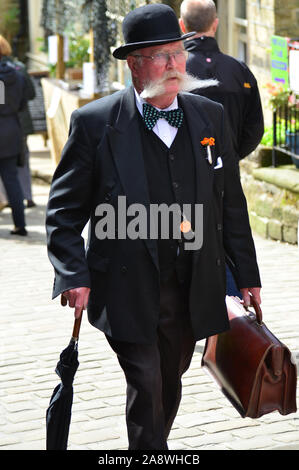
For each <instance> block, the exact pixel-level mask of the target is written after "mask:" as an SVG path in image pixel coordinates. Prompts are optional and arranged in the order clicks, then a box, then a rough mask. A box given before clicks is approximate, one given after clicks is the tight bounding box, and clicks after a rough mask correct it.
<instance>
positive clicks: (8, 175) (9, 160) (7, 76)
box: [0, 36, 27, 236]
mask: <svg viewBox="0 0 299 470" xmlns="http://www.w3.org/2000/svg"><path fill="white" fill-rule="evenodd" d="M10 53H11V48H10V45H9V44H8V42H7V41H6V40H5V39H4V38H3V37H2V36H0V84H1V88H0V93H1V94H0V176H1V178H2V182H3V185H4V187H5V190H6V193H7V197H8V200H9V204H10V206H11V209H12V217H13V221H14V224H15V228H14V230H12V231H11V232H10V233H11V234H13V235H22V236H24V235H27V231H26V228H25V225H26V224H25V215H24V203H23V192H22V189H21V185H20V181H19V178H18V171H17V163H18V160H20V157H21V155H22V152H23V136H22V130H21V125H20V121H19V117H18V113H19V111H21V110H22V109H23V108H24V106H25V104H26V90H25V80H24V77H23V76H22V74H21V73H20V72H18V71H17V70H15V67H14V66H13V65H12V64H11V63H10V62H9V61H8V60H7V56H9V55H10Z"/></svg>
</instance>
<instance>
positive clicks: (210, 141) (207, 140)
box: [200, 137, 215, 165]
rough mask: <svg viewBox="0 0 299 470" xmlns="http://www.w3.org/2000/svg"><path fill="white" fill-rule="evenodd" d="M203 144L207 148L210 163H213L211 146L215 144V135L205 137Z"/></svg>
mask: <svg viewBox="0 0 299 470" xmlns="http://www.w3.org/2000/svg"><path fill="white" fill-rule="evenodd" d="M200 143H201V145H203V146H204V147H206V148H207V154H208V157H207V158H208V162H209V163H210V165H212V154H211V149H210V147H211V146H212V145H215V139H214V137H205V138H204V139H203V140H201V141H200Z"/></svg>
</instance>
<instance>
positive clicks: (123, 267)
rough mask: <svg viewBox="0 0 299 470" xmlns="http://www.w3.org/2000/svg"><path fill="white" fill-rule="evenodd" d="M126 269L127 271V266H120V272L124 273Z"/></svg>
mask: <svg viewBox="0 0 299 470" xmlns="http://www.w3.org/2000/svg"><path fill="white" fill-rule="evenodd" d="M127 271H128V268H127V266H122V267H121V272H122V273H123V274H126V272H127Z"/></svg>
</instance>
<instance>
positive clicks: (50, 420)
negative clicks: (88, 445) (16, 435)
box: [46, 312, 82, 450]
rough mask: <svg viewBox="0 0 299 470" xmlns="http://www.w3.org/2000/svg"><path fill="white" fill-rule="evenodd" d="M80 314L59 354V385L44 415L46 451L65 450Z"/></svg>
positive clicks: (57, 367) (76, 362) (57, 372)
mask: <svg viewBox="0 0 299 470" xmlns="http://www.w3.org/2000/svg"><path fill="white" fill-rule="evenodd" d="M81 319H82V312H81V315H80V317H79V318H76V320H75V323H74V328H73V334H72V337H71V340H70V343H69V345H68V346H67V347H66V348H65V349H64V350H63V351H62V353H61V354H60V360H59V361H58V363H57V366H56V369H55V372H56V374H57V375H58V376H59V377H60V378H61V383H60V384H59V385H57V387H55V389H54V391H53V394H52V397H51V400H50V403H49V407H48V409H47V414H46V422H47V450H66V448H67V441H68V435H69V428H70V422H71V411H72V404H73V381H74V376H75V373H76V371H77V369H78V366H79V362H78V338H79V330H80V325H81Z"/></svg>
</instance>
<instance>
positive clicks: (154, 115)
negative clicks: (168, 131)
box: [143, 103, 184, 131]
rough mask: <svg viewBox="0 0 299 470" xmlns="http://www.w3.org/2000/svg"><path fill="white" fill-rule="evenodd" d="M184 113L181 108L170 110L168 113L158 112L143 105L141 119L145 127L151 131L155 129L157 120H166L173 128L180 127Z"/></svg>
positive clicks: (147, 105)
mask: <svg viewBox="0 0 299 470" xmlns="http://www.w3.org/2000/svg"><path fill="white" fill-rule="evenodd" d="M183 117H184V113H183V110H182V109H181V108H177V109H171V110H170V111H158V109H156V108H154V107H153V106H152V105H150V104H148V103H143V119H144V123H145V125H146V127H147V128H148V129H149V130H150V131H151V130H152V129H153V127H155V125H156V122H157V121H158V119H161V118H162V119H166V121H167V122H168V123H169V124H170V125H171V126H173V127H181V125H182V124H183Z"/></svg>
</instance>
